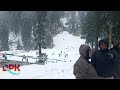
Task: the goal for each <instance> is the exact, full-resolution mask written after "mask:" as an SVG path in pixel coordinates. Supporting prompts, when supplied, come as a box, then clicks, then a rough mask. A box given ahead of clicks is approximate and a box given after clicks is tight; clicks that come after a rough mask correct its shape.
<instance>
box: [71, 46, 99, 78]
mask: <svg viewBox="0 0 120 90" xmlns="http://www.w3.org/2000/svg"><path fill="white" fill-rule="evenodd" d="M79 54H80V57H79V59H78V60H77V61H76V62H75V64H74V67H73V74H74V75H75V77H76V79H97V73H96V71H95V69H94V67H93V66H92V64H91V62H90V61H89V59H90V57H91V48H90V47H89V46H88V45H85V44H82V45H81V46H80V48H79Z"/></svg>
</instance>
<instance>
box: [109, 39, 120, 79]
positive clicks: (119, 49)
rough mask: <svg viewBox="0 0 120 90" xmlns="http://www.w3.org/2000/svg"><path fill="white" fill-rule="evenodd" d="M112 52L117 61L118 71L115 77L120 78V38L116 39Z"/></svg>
mask: <svg viewBox="0 0 120 90" xmlns="http://www.w3.org/2000/svg"><path fill="white" fill-rule="evenodd" d="M111 52H112V53H113V55H114V56H115V58H114V60H115V61H116V63H117V65H116V73H115V74H114V79H120V40H116V41H115V42H114V44H113V48H111Z"/></svg>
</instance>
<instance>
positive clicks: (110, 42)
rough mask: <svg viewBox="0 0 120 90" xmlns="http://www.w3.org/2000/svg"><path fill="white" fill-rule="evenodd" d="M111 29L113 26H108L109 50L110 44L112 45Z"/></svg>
mask: <svg viewBox="0 0 120 90" xmlns="http://www.w3.org/2000/svg"><path fill="white" fill-rule="evenodd" d="M112 27H113V25H110V26H109V47H110V49H111V44H112Z"/></svg>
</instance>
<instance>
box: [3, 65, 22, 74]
mask: <svg viewBox="0 0 120 90" xmlns="http://www.w3.org/2000/svg"><path fill="white" fill-rule="evenodd" d="M19 67H20V64H18V65H16V64H5V65H4V66H3V67H2V71H8V72H9V73H11V74H13V75H18V74H20V68H19ZM11 70H13V71H11ZM17 71H19V72H17Z"/></svg>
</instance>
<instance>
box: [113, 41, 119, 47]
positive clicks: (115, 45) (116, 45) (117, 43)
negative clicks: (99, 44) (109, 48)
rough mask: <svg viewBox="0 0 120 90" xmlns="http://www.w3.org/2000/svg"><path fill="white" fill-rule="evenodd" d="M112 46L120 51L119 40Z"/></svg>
mask: <svg viewBox="0 0 120 90" xmlns="http://www.w3.org/2000/svg"><path fill="white" fill-rule="evenodd" d="M113 46H114V47H115V48H116V49H120V40H115V41H114V44H113Z"/></svg>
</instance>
